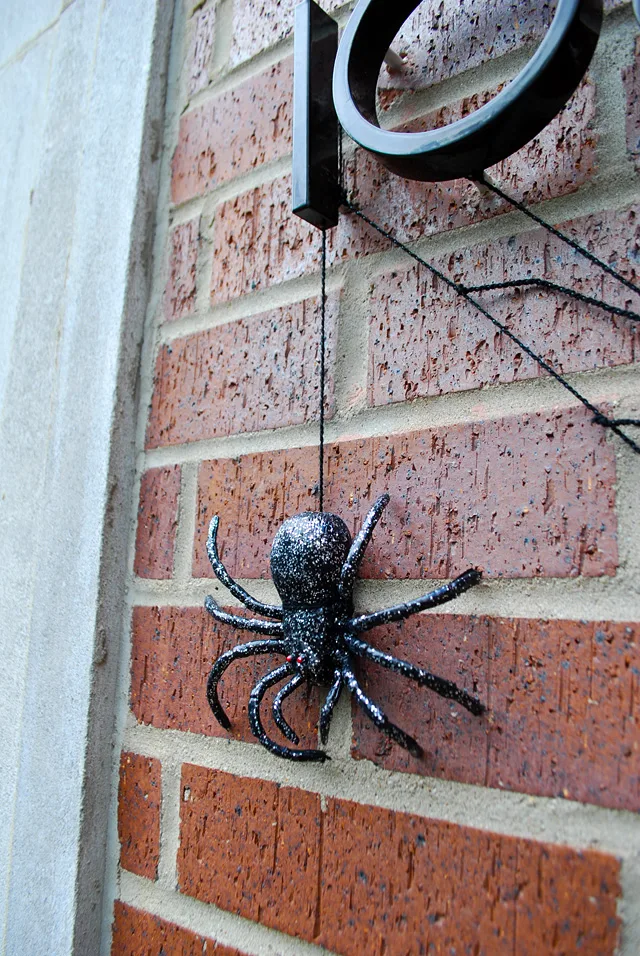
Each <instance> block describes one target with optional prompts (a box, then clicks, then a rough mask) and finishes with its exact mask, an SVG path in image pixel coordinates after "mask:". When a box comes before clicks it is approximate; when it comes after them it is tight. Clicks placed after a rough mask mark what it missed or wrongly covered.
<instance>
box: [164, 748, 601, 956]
mask: <svg viewBox="0 0 640 956" xmlns="http://www.w3.org/2000/svg"><path fill="white" fill-rule="evenodd" d="M182 788H183V791H182V792H183V799H182V803H181V840H180V849H179V852H178V880H179V886H180V889H181V890H182V891H183V892H184V893H188V894H189V895H192V896H195V897H196V898H197V899H199V900H202V901H204V902H207V903H214V904H215V905H216V906H219V907H221V908H222V909H225V910H229V911H231V912H234V913H238V914H240V915H241V916H244V917H246V918H248V919H253V920H259V921H260V922H261V923H264V924H265V925H267V926H272V927H274V928H276V929H280V930H283V931H284V932H286V933H289V934H291V935H294V936H297V937H299V938H302V939H306V940H309V941H313V942H316V943H320V944H321V945H324V946H326V947H328V948H329V949H331V950H332V951H334V952H336V953H340V954H343V956H352V954H353V956H361V954H362V953H385V954H387V956H407V954H408V953H417V952H418V951H420V952H424V953H427V952H434V953H450V952H465V953H466V952H468V953H472V952H474V953H478V954H482V953H486V954H489V953H490V954H491V956H494V954H495V956H499V954H502V953H504V954H507V953H508V954H511V953H518V956H520V954H522V956H538V954H540V953H545V954H549V956H552V954H557V956H560V954H567V953H572V952H578V951H584V952H585V953H596V952H597V953H601V954H609V953H610V954H613V953H614V951H615V948H616V944H617V940H618V917H617V915H616V901H617V899H618V897H619V895H620V886H619V863H618V861H617V860H616V859H615V858H613V857H611V856H607V855H605V854H603V853H599V852H596V851H592V850H586V851H584V852H578V851H576V850H573V849H570V848H568V847H560V846H554V845H552V844H547V843H538V842H536V841H533V840H526V839H519V838H514V837H505V836H500V835H498V834H495V833H489V832H484V831H481V830H475V829H472V828H470V827H466V826H459V825H456V824H452V823H446V822H442V821H438V820H431V819H426V818H423V817H419V816H414V815H410V814H406V813H395V812H393V811H392V810H386V809H382V808H380V807H373V806H362V805H359V804H356V803H352V802H349V801H345V800H336V799H327V800H326V809H324V810H323V809H322V807H321V802H320V797H319V796H318V795H316V794H311V793H307V792H305V791H303V790H296V789H293V788H289V787H280V786H279V785H278V784H275V783H271V782H267V781H264V780H248V779H243V778H241V777H234V776H231V775H229V774H225V773H221V772H219V771H215V770H207V769H204V768H201V767H195V766H191V765H184V766H183V772H182ZM417 946H420V950H418V949H417V948H416V947H417Z"/></svg>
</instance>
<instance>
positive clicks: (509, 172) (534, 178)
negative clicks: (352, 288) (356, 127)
mask: <svg viewBox="0 0 640 956" xmlns="http://www.w3.org/2000/svg"><path fill="white" fill-rule="evenodd" d="M490 98H491V94H486V95H485V96H477V95H475V96H471V97H467V98H465V99H464V100H462V101H458V102H456V103H454V104H451V105H450V106H446V107H443V108H442V109H439V110H437V111H435V112H433V113H430V114H428V115H427V116H425V117H422V118H421V119H420V120H415V121H413V122H412V123H411V124H407V125H406V126H405V127H403V128H405V129H406V130H407V131H408V132H410V131H412V130H414V131H415V130H416V129H425V128H426V129H430V128H434V129H435V128H439V127H442V126H446V125H448V124H450V123H452V122H454V121H455V120H457V119H459V118H460V117H461V116H465V115H467V114H468V113H471V112H473V111H475V110H476V109H477V108H478V106H481V105H482V104H483V103H484V102H486V101H487V100H488V99H490ZM595 115H596V114H595V88H594V86H593V84H592V83H591V82H590V81H588V80H585V81H583V83H582V84H581V85H580V87H579V88H578V90H577V91H576V93H575V94H574V95H573V97H572V98H571V100H570V101H569V103H568V104H567V106H566V107H565V109H564V110H563V111H562V113H560V115H559V116H557V117H556V118H555V119H554V120H552V121H551V123H549V125H548V126H547V127H546V128H545V129H544V130H543V131H542V132H541V133H540V134H539V136H537V137H536V138H535V139H533V140H531V141H530V142H529V143H527V144H526V146H523V147H522V149H519V150H518V151H517V152H516V153H513V155H512V156H510V157H508V158H507V159H505V160H504V161H503V162H501V163H498V164H497V165H495V166H492V167H491V168H490V169H489V170H488V172H489V174H490V176H491V177H492V178H493V180H494V181H495V182H496V183H497V184H498V185H499V186H500V187H501V188H502V189H504V191H505V192H506V193H508V194H509V195H512V196H514V197H515V198H516V199H518V200H521V201H523V202H525V203H529V204H533V203H537V202H541V201H543V200H546V199H552V198H555V197H557V196H563V195H566V194H567V193H571V192H574V191H575V190H576V189H578V187H579V186H581V185H583V184H584V183H585V182H587V181H589V180H590V179H591V177H592V175H593V173H594V170H595V167H596V146H597V142H598V137H597V135H596V132H595V128H594V124H595ZM346 182H347V188H348V192H349V195H350V198H351V199H352V200H353V202H355V204H356V205H358V206H360V208H362V209H363V211H364V212H366V213H367V214H368V215H369V216H370V217H371V218H372V219H373V220H375V221H376V222H378V223H379V224H380V225H382V226H383V227H384V228H385V229H388V230H389V231H390V232H392V233H393V235H394V236H396V237H397V238H398V239H401V240H402V241H410V240H415V239H419V238H420V237H421V236H423V235H432V234H435V233H440V232H445V231H448V230H450V229H457V228H459V227H461V226H468V225H472V224H474V223H477V222H479V221H481V220H484V219H490V218H492V217H494V216H497V215H501V214H503V213H505V212H509V211H511V209H512V207H511V206H510V205H509V204H507V203H505V202H504V201H503V200H501V199H498V198H497V197H495V196H493V195H492V194H486V195H483V194H481V193H480V191H479V190H478V189H477V187H476V186H475V185H473V184H472V183H471V182H469V181H468V180H466V179H453V180H451V181H449V182H443V183H418V182H413V181H412V180H409V179H402V178H401V177H399V176H394V175H393V174H392V173H389V172H388V171H387V170H386V169H385V168H384V167H383V166H382V165H381V164H380V163H379V162H378V161H377V160H376V159H375V158H374V157H372V156H371V155H370V154H368V153H366V152H365V151H364V150H361V149H358V150H356V153H355V156H354V159H353V161H352V162H351V163H349V164H347V167H346ZM343 231H344V237H343V236H342V235H339V237H338V242H337V249H336V252H337V254H338V256H339V257H343V256H345V255H346V254H352V255H353V251H352V250H351V247H354V248H355V249H359V245H360V241H361V240H359V239H358V236H357V234H356V237H355V238H352V237H351V236H350V234H349V232H348V231H347V224H346V223H344V224H343ZM381 241H382V240H380V239H376V240H375V244H376V247H377V246H379V245H380V242H381ZM369 242H371V240H369ZM365 251H368V248H367V249H365Z"/></svg>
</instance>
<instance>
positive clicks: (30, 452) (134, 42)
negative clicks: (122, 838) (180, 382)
mask: <svg viewBox="0 0 640 956" xmlns="http://www.w3.org/2000/svg"><path fill="white" fill-rule="evenodd" d="M171 19H172V7H171V5H170V4H168V3H162V2H161V3H158V4H156V3H144V4H130V3H128V2H124V0H123V2H120V0H109V2H103V0H72V2H69V0H66V2H61V0H34V2H30V3H28V4H23V3H17V2H15V3H9V4H5V5H4V9H3V15H2V34H1V37H0V111H1V112H0V128H1V129H2V143H3V152H2V161H1V162H0V248H2V255H1V256H0V287H1V288H2V310H1V319H0V407H1V419H0V461H1V462H2V467H1V472H0V567H1V568H2V586H1V588H0V616H1V622H2V623H1V632H0V659H1V660H2V668H1V674H0V699H1V700H2V705H1V710H0V740H2V746H1V747H0V760H1V762H2V772H1V773H0V806H2V813H1V814H0V912H1V914H2V916H1V917H0V925H1V930H0V939H1V941H2V942H1V951H2V953H3V954H4V953H6V954H18V953H27V952H28V953H45V952H46V953H51V954H60V956H62V954H69V953H71V952H76V953H87V954H94V953H95V952H96V951H97V949H98V947H99V940H98V935H99V930H100V912H101V909H100V899H101V891H102V870H103V859H104V843H105V832H106V806H107V803H108V787H109V772H110V765H111V757H110V749H111V726H112V721H113V689H114V674H115V670H116V664H117V655H118V638H119V635H118V631H119V616H120V605H121V599H122V587H121V586H122V575H121V573H120V571H119V567H120V564H121V559H120V555H121V553H122V549H123V548H124V547H125V546H126V545H125V542H126V537H127V518H126V517H125V518H124V520H123V518H122V515H123V514H125V515H126V508H123V507H122V502H123V501H128V500H129V486H130V482H131V474H132V469H133V457H132V443H131V434H132V416H131V410H132V409H133V408H134V407H135V403H134V399H135V382H136V375H137V363H138V350H139V343H140V339H141V335H142V325H143V320H144V314H145V307H146V299H147V285H148V279H149V275H150V269H151V248H150V243H149V237H150V235H151V231H152V223H153V216H154V210H155V192H156V185H157V168H158V165H159V163H158V157H159V148H160V144H159V142H158V138H157V133H158V128H159V126H158V117H159V116H161V115H162V111H163V108H164V83H165V79H166V74H165V61H166V55H167V45H168V36H169V32H170V26H171ZM114 621H115V624H114Z"/></svg>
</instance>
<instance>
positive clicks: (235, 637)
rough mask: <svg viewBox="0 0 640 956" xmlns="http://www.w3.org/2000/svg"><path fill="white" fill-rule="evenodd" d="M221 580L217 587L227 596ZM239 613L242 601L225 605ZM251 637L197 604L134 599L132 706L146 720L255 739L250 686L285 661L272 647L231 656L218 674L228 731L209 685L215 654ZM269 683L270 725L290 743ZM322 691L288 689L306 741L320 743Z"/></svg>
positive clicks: (293, 718) (266, 713)
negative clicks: (141, 603) (143, 603)
mask: <svg viewBox="0 0 640 956" xmlns="http://www.w3.org/2000/svg"><path fill="white" fill-rule="evenodd" d="M221 591H222V589H221V587H220V586H219V587H218V588H216V594H217V596H218V598H219V599H220V600H221V601H224V592H222V593H221ZM228 610H229V611H231V612H232V613H234V614H238V613H240V614H241V613H242V612H241V611H239V610H238V608H237V607H234V608H228ZM248 640H251V635H250V634H248V633H247V632H246V631H237V630H235V629H234V628H232V627H230V626H228V625H224V624H217V623H216V622H215V621H214V620H213V619H212V618H211V617H210V616H209V615H208V614H207V613H206V611H205V610H204V608H199V607H180V608H177V607H136V608H134V609H133V622H132V644H133V647H132V652H131V708H132V710H133V713H134V715H135V717H136V720H137V721H138V722H139V723H141V724H151V725H152V726H154V727H160V728H161V729H163V730H182V731H189V732H190V733H194V734H206V735H207V736H211V737H226V738H229V739H235V740H245V741H249V742H253V743H255V737H253V735H252V734H251V731H250V729H249V721H248V719H247V707H248V704H249V693H250V691H251V688H252V687H253V686H254V684H256V682H257V681H258V680H259V678H260V677H262V676H263V675H264V674H267V673H268V672H269V671H270V670H273V668H274V667H276V666H278V664H281V663H282V659H281V658H278V657H277V656H276V655H273V654H261V655H260V656H259V657H250V658H245V659H244V660H241V661H238V662H236V663H234V664H233V665H232V666H231V667H230V668H229V670H228V671H227V672H226V675H225V676H224V677H223V679H222V680H221V682H220V699H221V701H222V704H223V706H224V709H225V710H226V712H227V714H228V716H229V719H230V721H231V730H229V731H226V730H223V728H222V727H221V726H220V724H219V723H218V722H217V721H216V720H215V719H214V717H213V714H212V713H211V710H210V709H209V705H208V703H207V696H206V687H207V677H208V676H209V671H210V670H211V667H212V666H213V663H214V661H215V660H216V659H217V658H218V657H219V656H220V654H222V653H223V652H224V651H226V650H229V648H231V647H234V646H235V645H236V644H241V643H244V642H245V641H248ZM278 690H279V687H276V688H274V689H273V690H272V691H270V692H269V693H268V694H267V695H266V697H265V702H264V705H263V709H262V715H263V718H264V725H265V729H266V730H267V733H268V734H270V735H271V736H272V737H273V738H274V739H275V740H279V741H281V742H282V743H286V741H285V740H284V738H283V737H282V736H281V734H280V731H279V730H278V729H277V728H276V726H275V724H274V723H273V720H272V718H271V701H272V700H273V697H274V695H275V693H276V692H277V691H278ZM317 710H318V692H317V690H316V689H314V690H312V691H310V692H307V691H305V690H304V689H303V690H301V691H299V692H298V693H296V694H293V695H292V696H291V697H289V698H288V699H287V700H286V701H285V704H284V713H285V716H286V717H287V719H288V720H289V721H290V722H291V725H292V726H293V728H294V729H295V730H296V732H297V733H298V735H299V737H300V738H301V740H302V742H303V745H304V746H305V747H315V746H317V735H316V732H315V727H316V722H317Z"/></svg>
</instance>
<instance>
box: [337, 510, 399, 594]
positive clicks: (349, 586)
mask: <svg viewBox="0 0 640 956" xmlns="http://www.w3.org/2000/svg"><path fill="white" fill-rule="evenodd" d="M388 504H389V495H387V494H384V495H380V497H379V498H378V499H377V500H376V502H375V504H374V505H373V507H372V508H371V509H370V511H369V513H368V515H367V517H366V518H365V519H364V522H363V523H362V527H361V528H360V531H359V532H358V534H357V535H356V536H355V538H354V539H353V543H352V545H351V548H350V549H349V554H348V555H347V559H346V561H345V562H344V566H343V568H342V574H341V575H340V594H341V595H342V597H345V596H347V597H348V596H349V595H350V594H351V592H352V591H353V585H354V582H355V579H356V574H357V573H358V568H359V567H360V563H361V561H362V559H363V557H364V553H365V551H366V549H367V545H368V544H369V542H370V541H371V535H372V534H373V529H374V528H375V526H376V525H377V523H378V521H379V520H380V517H381V515H382V512H383V511H384V509H385V508H386V507H387V505H388Z"/></svg>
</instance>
